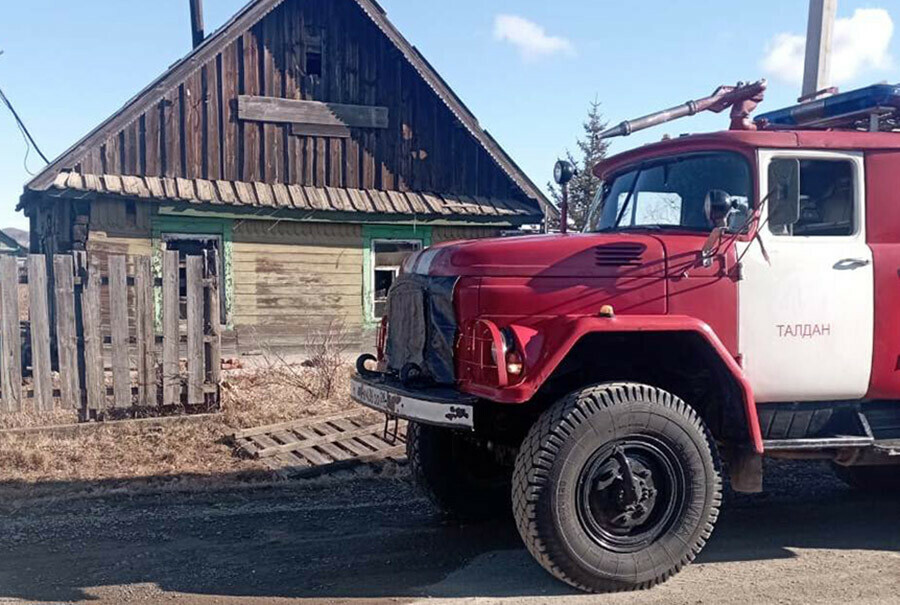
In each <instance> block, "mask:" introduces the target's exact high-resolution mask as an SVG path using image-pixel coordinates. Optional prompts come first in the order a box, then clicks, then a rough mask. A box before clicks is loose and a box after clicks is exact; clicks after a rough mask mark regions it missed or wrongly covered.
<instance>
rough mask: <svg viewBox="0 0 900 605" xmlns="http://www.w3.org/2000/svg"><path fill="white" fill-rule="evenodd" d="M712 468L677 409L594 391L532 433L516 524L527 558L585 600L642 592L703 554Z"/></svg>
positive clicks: (684, 410)
mask: <svg viewBox="0 0 900 605" xmlns="http://www.w3.org/2000/svg"><path fill="white" fill-rule="evenodd" d="M623 461H624V462H625V464H626V465H627V467H628V469H629V470H628V471H625V468H624V467H623V464H622V463H623ZM719 468H720V465H719V462H718V456H717V454H716V449H715V445H714V443H713V441H712V438H711V436H710V434H709V432H708V431H707V429H706V427H705V426H704V424H703V422H702V420H701V419H700V418H699V417H698V416H697V413H696V412H695V411H694V410H693V409H692V408H691V407H689V406H688V405H687V404H686V403H685V402H684V401H682V400H680V399H679V398H678V397H676V396H674V395H672V394H671V393H667V392H665V391H663V390H661V389H657V388H654V387H651V386H647V385H642V384H634V383H612V384H602V385H598V386H592V387H588V388H585V389H582V390H580V391H577V392H575V393H572V394H571V395H569V396H568V397H566V398H564V399H563V400H561V401H559V402H557V403H556V404H555V405H554V406H553V407H551V408H550V409H549V410H547V411H546V412H545V413H544V414H543V416H541V418H540V419H539V420H538V422H537V423H536V424H535V425H534V426H533V427H532V428H531V431H530V432H529V434H528V436H527V437H526V438H525V441H524V443H523V444H522V448H521V450H520V451H519V455H518V458H517V460H516V468H515V473H514V475H513V512H514V514H515V517H516V523H517V525H518V528H519V533H520V534H521V535H522V539H523V540H524V541H525V545H526V546H527V547H528V550H529V551H530V552H531V554H532V555H533V556H534V558H535V559H537V561H538V562H539V563H540V564H541V565H542V566H543V567H544V568H545V569H546V570H547V571H549V572H550V573H551V574H553V575H554V576H556V577H557V578H559V579H560V580H562V581H564V582H567V583H568V584H571V585H572V586H575V587H576V588H579V589H581V590H586V591H590V592H611V591H621V590H634V589H641V588H649V587H651V586H654V585H655V584H658V583H660V582H663V581H665V580H666V579H668V578H669V577H671V576H672V575H674V574H675V573H677V572H678V571H679V570H680V569H681V568H682V567H683V566H685V565H687V564H688V563H690V562H691V561H693V560H694V558H695V557H696V556H697V554H698V553H699V552H700V550H701V549H702V548H703V547H704V545H705V544H706V540H707V539H708V538H709V536H710V534H711V533H712V530H713V525H714V524H715V522H716V519H717V517H718V514H719V506H720V504H721V501H722V480H721V475H720V471H719ZM629 474H630V475H632V477H633V479H632V481H631V482H629V483H627V484H626V481H625V478H626V477H627V476H628V475H629ZM628 485H630V486H633V488H634V493H631V492H630V489H629V487H627V486H628ZM629 502H630V503H631V507H630V508H629V507H628V506H627V505H628V503H629Z"/></svg>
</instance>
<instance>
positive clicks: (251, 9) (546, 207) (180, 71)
mask: <svg viewBox="0 0 900 605" xmlns="http://www.w3.org/2000/svg"><path fill="white" fill-rule="evenodd" d="M283 1H284V0H252V1H251V2H249V3H248V4H247V5H246V6H245V7H244V8H243V9H241V10H240V11H239V12H238V13H237V14H236V15H235V16H234V17H232V19H231V20H230V21H228V22H227V23H226V24H225V25H223V26H222V27H221V28H219V29H218V30H217V31H216V32H214V33H213V34H212V35H210V36H209V37H208V38H207V39H206V40H205V41H204V42H203V43H202V44H201V45H200V46H198V47H196V48H195V49H193V50H192V51H191V52H190V53H189V54H187V55H186V56H185V57H184V58H183V59H181V60H180V61H178V62H177V63H175V64H174V65H172V66H171V67H170V68H169V69H168V70H167V71H166V72H165V73H163V74H162V75H161V76H160V77H159V78H157V79H156V80H155V81H154V82H153V83H151V84H150V85H149V86H148V87H146V88H145V89H144V90H143V91H141V92H140V93H138V94H137V95H136V96H135V97H134V98H132V99H131V100H130V101H128V102H127V103H126V104H125V106H124V107H122V108H121V109H120V110H119V111H118V112H116V113H115V114H113V116H111V117H110V118H108V119H107V120H106V121H105V122H103V123H102V124H100V125H99V126H98V127H97V128H96V129H94V130H93V131H92V132H91V133H89V134H88V135H87V136H85V137H84V138H83V139H82V140H80V141H79V142H78V143H76V144H75V145H73V146H72V147H71V148H70V149H68V150H67V151H65V152H64V153H63V154H62V155H61V156H60V157H58V158H56V159H55V160H54V161H53V162H51V163H50V165H48V166H47V167H46V168H45V169H44V170H42V171H41V172H40V173H39V174H38V175H37V176H35V177H34V178H33V179H32V180H31V181H30V182H29V183H28V184H27V185H26V188H27V189H30V190H35V191H43V190H46V189H47V188H48V187H50V186H51V184H52V183H53V182H54V180H55V179H56V177H57V175H58V174H59V173H60V172H61V171H65V170H68V169H71V168H72V167H73V166H74V163H75V162H77V161H78V159H79V158H80V156H81V154H83V153H84V151H85V150H86V149H88V148H89V147H90V146H91V145H94V144H99V142H101V141H104V140H105V139H106V138H107V137H108V136H109V135H110V134H111V133H113V132H115V131H117V130H120V129H121V128H123V127H125V126H127V125H128V124H130V123H131V122H133V121H134V120H135V119H137V117H138V116H139V115H140V114H141V113H143V112H144V111H145V110H146V108H147V107H148V106H149V105H150V104H152V103H155V102H158V101H159V99H160V98H161V96H162V95H164V94H165V92H166V91H167V90H168V86H169V84H170V83H171V82H172V81H174V80H181V79H184V78H186V77H188V76H189V75H190V74H192V73H194V72H195V71H196V70H198V69H200V68H201V67H202V65H203V64H204V63H206V61H208V60H209V58H210V56H213V55H214V54H215V53H216V52H218V51H219V50H220V49H221V48H223V47H225V46H226V45H227V44H229V43H230V42H232V41H233V40H234V39H235V38H236V37H237V36H238V35H240V34H241V32H243V31H245V30H247V29H249V28H251V27H253V25H255V24H256V23H258V22H259V21H260V20H262V19H263V18H264V17H265V16H266V15H267V14H269V13H270V12H271V11H272V10H274V9H275V8H276V7H277V6H278V5H280V4H281V3H282V2H283ZM353 1H354V2H355V3H356V4H357V5H359V7H360V8H361V9H362V10H363V12H364V13H365V14H366V15H368V17H369V18H370V19H371V20H372V21H373V22H374V23H375V25H376V26H377V27H378V28H379V29H380V30H381V31H382V32H383V33H384V34H385V35H386V36H387V37H388V38H389V39H390V40H391V42H392V43H393V44H394V45H395V46H396V47H397V49H398V50H399V51H400V52H401V53H402V54H403V56H404V57H405V58H406V60H407V61H409V63H410V64H411V65H412V66H413V67H414V68H415V70H416V71H417V72H418V73H419V75H420V76H421V77H422V78H423V79H424V80H425V81H426V82H427V83H428V85H429V86H430V87H431V88H432V89H433V90H434V91H435V93H436V94H437V95H438V96H439V97H440V99H441V100H442V101H443V103H444V104H445V105H446V106H447V107H448V109H450V111H451V112H452V113H453V115H455V116H456V118H457V119H459V121H460V122H461V123H462V124H463V126H464V127H465V128H466V130H468V131H469V132H470V133H471V134H472V136H474V137H475V138H476V140H478V142H479V143H480V144H481V145H482V147H484V149H485V151H487V153H488V154H489V155H490V156H491V158H492V159H493V160H494V161H495V162H496V163H497V165H498V166H500V168H501V169H502V170H503V171H504V172H505V173H506V174H507V175H508V176H509V177H510V178H511V179H512V180H513V182H515V183H516V185H517V186H518V187H519V188H520V189H521V190H522V192H523V193H524V194H525V195H526V196H528V197H529V198H531V199H533V200H534V201H535V202H537V203H538V204H539V205H540V207H541V209H542V210H543V212H544V213H546V214H547V215H549V216H558V210H557V209H556V207H555V206H553V204H552V203H550V201H549V200H548V199H547V197H546V196H545V195H544V193H543V192H542V191H541V190H540V189H539V188H538V187H537V186H536V185H535V184H534V183H533V182H532V181H531V179H529V178H528V175H526V174H525V172H524V171H523V170H522V169H521V168H519V166H518V165H517V164H516V163H515V162H514V161H513V160H512V158H510V157H509V156H508V155H507V154H506V152H505V151H504V150H503V149H502V148H501V147H500V145H498V144H497V142H496V141H495V140H494V138H493V137H492V136H491V135H490V134H488V132H487V131H485V130H484V129H482V128H481V126H480V125H479V123H478V120H477V119H476V118H475V116H474V115H473V114H472V112H471V111H469V108H468V107H466V106H465V104H463V102H462V101H461V100H460V99H459V97H457V96H456V94H455V93H454V92H453V91H452V90H451V89H450V87H449V86H447V84H446V82H444V80H443V78H441V76H440V75H439V74H438V73H437V71H435V69H434V68H433V67H432V66H431V65H430V64H429V63H428V61H427V60H425V58H424V57H423V56H422V54H421V53H420V52H419V51H418V49H416V48H415V47H414V46H413V45H412V44H410V43H409V41H408V40H407V39H406V38H405V37H404V36H403V35H402V34H401V33H400V32H399V31H398V30H397V28H396V27H394V25H393V24H392V23H391V22H390V21H389V20H388V18H387V13H386V12H385V11H384V9H382V8H381V6H379V5H378V3H377V2H375V1H374V0H353Z"/></svg>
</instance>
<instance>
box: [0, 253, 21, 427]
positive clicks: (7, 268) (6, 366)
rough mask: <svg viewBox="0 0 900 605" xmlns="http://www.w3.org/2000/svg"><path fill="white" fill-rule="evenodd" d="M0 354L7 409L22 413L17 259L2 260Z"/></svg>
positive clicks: (0, 266) (0, 264)
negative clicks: (0, 353) (0, 355)
mask: <svg viewBox="0 0 900 605" xmlns="http://www.w3.org/2000/svg"><path fill="white" fill-rule="evenodd" d="M0 312H2V315H0V351H2V356H3V358H2V376H0V381H2V386H3V408H4V410H5V411H7V412H19V411H21V410H22V335H21V332H20V331H19V266H18V263H17V262H16V259H15V257H13V256H2V257H0Z"/></svg>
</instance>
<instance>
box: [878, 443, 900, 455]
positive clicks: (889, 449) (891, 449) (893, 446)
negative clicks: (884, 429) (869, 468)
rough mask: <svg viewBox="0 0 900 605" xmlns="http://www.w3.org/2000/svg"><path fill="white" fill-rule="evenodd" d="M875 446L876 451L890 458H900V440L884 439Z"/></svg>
mask: <svg viewBox="0 0 900 605" xmlns="http://www.w3.org/2000/svg"><path fill="white" fill-rule="evenodd" d="M873 445H874V446H875V449H876V450H878V451H880V452H883V453H885V454H887V455H888V456H900V439H883V440H881V441H876V442H875V443H874V444H873Z"/></svg>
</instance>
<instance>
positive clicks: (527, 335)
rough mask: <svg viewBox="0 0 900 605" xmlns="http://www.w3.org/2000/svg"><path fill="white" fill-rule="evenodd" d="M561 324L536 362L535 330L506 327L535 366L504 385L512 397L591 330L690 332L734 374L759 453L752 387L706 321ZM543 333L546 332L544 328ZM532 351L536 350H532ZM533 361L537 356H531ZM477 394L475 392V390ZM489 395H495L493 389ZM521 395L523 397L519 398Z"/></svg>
mask: <svg viewBox="0 0 900 605" xmlns="http://www.w3.org/2000/svg"><path fill="white" fill-rule="evenodd" d="M565 323H566V324H568V325H564V326H560V325H556V326H554V330H553V332H555V333H556V334H559V338H554V339H552V340H553V342H551V341H550V339H545V338H540V339H539V343H540V344H539V347H540V348H541V349H543V351H541V352H540V353H539V354H538V355H537V357H540V358H543V359H542V360H541V361H540V362H539V363H535V364H533V365H532V364H530V363H529V362H530V361H532V360H529V356H530V355H529V352H530V351H529V349H530V348H532V347H529V344H531V343H530V341H532V340H533V339H534V338H535V336H536V334H537V333H536V332H535V331H534V330H531V329H528V328H526V329H524V330H522V329H520V327H519V326H516V325H511V326H510V329H511V330H512V332H513V334H514V335H515V336H516V339H517V341H519V343H520V344H521V346H522V348H523V350H524V351H525V357H526V366H527V365H532V367H536V372H535V373H534V374H530V375H527V377H526V379H525V381H523V383H521V384H520V385H517V386H516V387H513V388H512V389H505V390H506V391H507V393H509V392H510V391H513V392H515V393H518V396H517V397H515V398H516V399H520V400H522V401H525V400H527V399H528V398H530V397H531V396H532V395H533V394H534V393H535V392H536V391H537V389H538V388H540V386H541V385H542V384H543V383H544V381H545V380H547V379H548V378H549V377H550V376H551V375H552V374H553V372H554V371H555V370H556V368H557V366H559V364H560V363H561V362H562V361H563V359H565V357H566V355H568V353H569V351H570V350H571V349H572V347H574V346H575V344H576V343H577V342H578V341H579V340H581V339H582V338H583V337H584V336H586V335H588V334H594V333H601V332H606V333H614V332H620V333H621V332H692V333H695V334H697V335H699V336H700V337H701V338H703V339H704V340H705V341H706V343H707V344H708V345H709V346H710V347H711V348H712V350H713V351H714V352H715V353H716V355H718V356H719V358H720V359H721V360H722V363H723V364H724V365H725V368H726V369H727V371H728V372H729V373H730V374H731V376H732V377H733V378H734V380H735V382H736V383H737V385H738V386H739V388H740V391H741V394H742V397H743V404H744V411H745V414H746V417H747V427H748V430H749V433H750V434H749V435H748V437H749V439H750V443H751V444H752V445H753V449H754V451H755V452H756V453H757V454H762V453H763V440H762V432H761V431H760V426H759V416H758V415H757V412H756V399H755V397H754V395H753V387H752V386H751V385H750V381H749V380H748V379H747V376H746V374H745V373H744V370H743V368H741V366H740V365H739V364H738V362H737V361H736V360H735V358H734V357H733V356H732V355H731V353H730V352H729V351H728V349H727V348H726V347H725V345H723V344H722V341H721V340H720V339H719V337H718V336H717V335H716V333H715V332H714V331H713V329H712V328H710V327H709V325H708V324H707V323H706V322H703V321H701V320H699V319H697V318H696V317H689V316H686V315H662V316H660V315H622V316H617V317H609V318H606V317H580V318H567V319H566V321H565ZM544 334H547V332H544ZM535 353H537V352H536V351H535ZM535 361H537V360H535ZM476 394H477V393H476ZM493 395H496V393H494V394H493ZM523 397H524V398H523Z"/></svg>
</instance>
